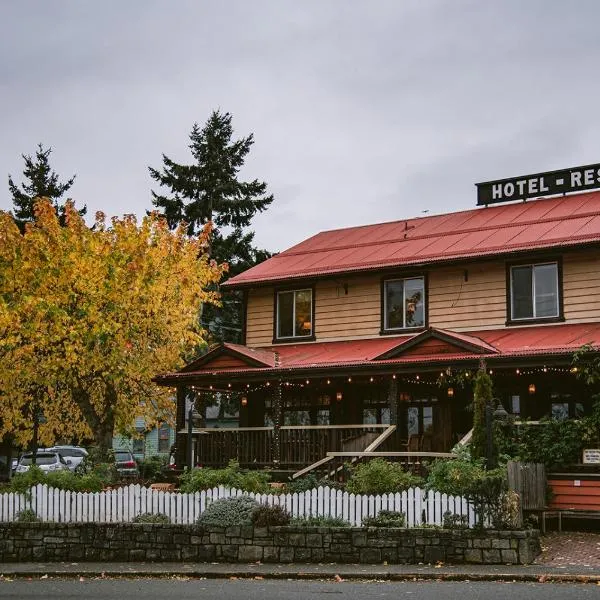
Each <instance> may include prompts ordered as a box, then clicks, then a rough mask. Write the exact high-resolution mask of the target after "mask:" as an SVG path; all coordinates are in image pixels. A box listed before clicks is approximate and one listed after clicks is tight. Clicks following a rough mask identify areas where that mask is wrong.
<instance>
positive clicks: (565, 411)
mask: <svg viewBox="0 0 600 600" xmlns="http://www.w3.org/2000/svg"><path fill="white" fill-rule="evenodd" d="M552 418H553V419H556V420H557V421H564V420H565V419H568V418H569V403H568V402H553V403H552Z"/></svg>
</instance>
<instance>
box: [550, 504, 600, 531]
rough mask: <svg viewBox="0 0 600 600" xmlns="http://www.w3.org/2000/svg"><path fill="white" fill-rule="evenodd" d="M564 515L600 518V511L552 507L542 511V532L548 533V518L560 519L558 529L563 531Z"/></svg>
mask: <svg viewBox="0 0 600 600" xmlns="http://www.w3.org/2000/svg"><path fill="white" fill-rule="evenodd" d="M563 517H568V518H570V519H600V511H597V510H579V509H574V508H550V509H548V510H543V511H542V533H544V534H545V533H546V519H547V518H551V519H552V518H556V519H558V531H559V533H560V532H561V531H562V520H563Z"/></svg>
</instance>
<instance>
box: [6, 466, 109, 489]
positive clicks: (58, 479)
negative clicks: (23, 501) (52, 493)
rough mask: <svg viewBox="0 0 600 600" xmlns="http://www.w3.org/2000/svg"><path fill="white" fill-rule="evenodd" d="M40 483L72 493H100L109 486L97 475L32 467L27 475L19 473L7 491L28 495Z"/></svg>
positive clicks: (11, 481) (26, 472)
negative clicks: (46, 470) (47, 471)
mask: <svg viewBox="0 0 600 600" xmlns="http://www.w3.org/2000/svg"><path fill="white" fill-rule="evenodd" d="M38 483H41V484H46V485H47V486H48V487H52V488H56V489H59V490H70V491H72V492H100V491H102V489H103V488H104V486H105V485H106V484H107V483H106V481H105V480H103V479H102V478H101V477H100V476H99V475H98V474H97V473H89V474H87V475H77V474H76V473H73V472H71V471H67V470H65V471H52V472H49V473H45V472H44V471H42V470H41V469H40V468H39V467H35V466H31V467H30V468H29V469H28V470H27V471H25V473H17V474H16V475H15V476H14V477H13V478H12V479H11V480H10V484H9V485H8V486H7V488H6V489H7V491H11V492H17V493H19V494H28V493H29V491H30V490H31V488H32V487H33V486H35V485H37V484H38Z"/></svg>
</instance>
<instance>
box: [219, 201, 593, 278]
mask: <svg viewBox="0 0 600 600" xmlns="http://www.w3.org/2000/svg"><path fill="white" fill-rule="evenodd" d="M598 242H600V192H591V193H586V194H576V195H572V196H565V197H560V198H552V199H541V200H533V201H528V202H520V203H518V204H504V205H500V206H493V207H488V208H476V209H474V210H467V211H463V212H455V213H448V214H443V215H435V216H428V217H419V218H415V219H405V220H401V221H394V222H391V223H381V224H377V225H365V226H361V227H350V228H348V229H338V230H333V231H324V232H322V233H318V234H317V235H315V236H313V237H311V238H309V239H307V240H305V241H303V242H301V243H300V244H297V245H296V246H293V247H292V248H290V249H289V250H285V251H284V252H281V253H280V254H277V255H276V256H274V257H272V258H270V259H269V260H267V261H265V262H263V263H261V264H259V265H257V266H256V267H253V268H252V269H249V270H248V271H245V272H244V273H241V274H240V275H237V276H236V277H232V278H231V279H229V280H228V281H227V282H225V283H224V284H223V285H225V286H232V287H236V286H244V285H251V284H258V283H266V282H270V281H273V282H275V281H280V280H284V279H298V278H310V277H316V276H324V275H328V274H335V273H344V272H355V271H369V270H374V269H381V268H387V267H395V266H404V265H412V264H430V263H439V262H444V261H450V260H458V259H469V258H474V257H481V256H493V255H500V254H507V253H514V252H520V251H526V250H535V249H542V248H551V247H556V246H572V245H581V244H591V243H598Z"/></svg>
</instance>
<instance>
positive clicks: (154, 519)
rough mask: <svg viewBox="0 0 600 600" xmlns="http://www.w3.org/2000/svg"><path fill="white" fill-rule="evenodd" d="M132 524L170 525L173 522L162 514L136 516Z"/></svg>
mask: <svg viewBox="0 0 600 600" xmlns="http://www.w3.org/2000/svg"><path fill="white" fill-rule="evenodd" d="M131 522H132V523H162V524H169V523H170V522H171V519H170V518H169V517H168V516H167V515H163V514H162V513H143V514H141V515H136V516H135V517H134V518H133V520H132V521H131Z"/></svg>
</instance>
